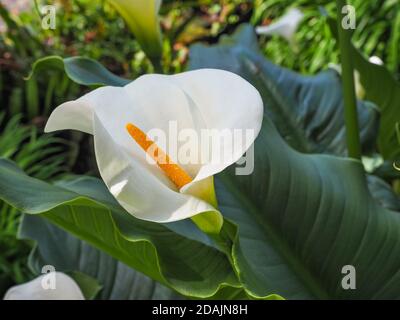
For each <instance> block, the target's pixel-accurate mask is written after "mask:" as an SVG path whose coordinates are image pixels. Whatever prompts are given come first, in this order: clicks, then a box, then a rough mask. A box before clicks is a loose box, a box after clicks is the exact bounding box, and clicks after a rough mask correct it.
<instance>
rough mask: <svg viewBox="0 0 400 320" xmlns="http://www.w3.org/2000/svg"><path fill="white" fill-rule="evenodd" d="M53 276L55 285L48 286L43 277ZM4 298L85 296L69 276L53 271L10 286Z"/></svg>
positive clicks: (68, 297)
mask: <svg viewBox="0 0 400 320" xmlns="http://www.w3.org/2000/svg"><path fill="white" fill-rule="evenodd" d="M53 276H54V285H55V286H54V288H50V287H48V284H47V283H46V282H47V281H46V278H45V277H53ZM4 300H85V298H84V296H83V294H82V291H81V289H80V288H79V286H78V285H77V284H76V282H75V281H74V280H73V279H72V278H71V277H69V276H68V275H66V274H64V273H61V272H53V273H51V274H43V275H41V276H39V277H37V278H36V279H33V280H31V281H29V282H27V283H24V284H20V285H17V286H14V287H12V288H10V289H9V290H8V291H7V292H6V294H5V296H4Z"/></svg>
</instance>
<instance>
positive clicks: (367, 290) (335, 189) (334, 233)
mask: <svg viewBox="0 0 400 320" xmlns="http://www.w3.org/2000/svg"><path fill="white" fill-rule="evenodd" d="M255 152H256V154H255V159H256V160H255V170H254V173H253V174H252V175H250V176H236V175H235V174H234V170H233V169H231V170H227V171H226V172H224V173H222V174H221V175H220V176H219V179H217V196H218V201H219V203H220V208H221V210H222V212H223V214H224V217H225V218H227V219H229V220H231V221H232V222H234V223H235V224H236V225H237V226H238V234H237V238H236V241H235V243H234V246H233V257H234V261H235V264H236V266H237V268H238V273H239V276H240V280H241V282H242V283H243V284H244V285H245V286H246V288H247V289H248V290H249V291H250V292H252V293H253V294H254V295H257V296H259V295H261V296H263V295H267V294H268V293H270V292H275V293H278V294H280V295H282V296H283V297H285V298H292V299H293V298H335V299H337V298H352V299H357V298H365V299H370V298H376V299H384V298H389V299H393V298H400V272H399V271H400V214H399V213H398V212H392V211H389V210H386V209H383V208H382V207H380V206H379V205H378V204H377V203H376V202H375V200H374V199H373V198H372V197H371V196H370V194H369V190H368V187H367V184H366V180H365V176H364V173H363V168H362V165H361V164H360V163H359V162H357V161H354V160H348V159H342V158H337V157H333V156H327V155H307V154H302V153H299V152H297V151H294V150H293V149H291V148H290V147H288V146H287V145H286V143H285V142H284V141H283V140H282V138H281V137H280V136H279V135H278V134H277V132H276V130H275V128H274V127H273V125H272V124H271V123H270V121H269V120H268V119H267V118H265V120H264V125H263V129H262V131H261V133H260V136H259V138H258V139H257V142H256V145H255ZM345 265H353V266H354V267H355V269H356V288H357V289H356V290H344V289H343V288H342V287H341V281H342V278H343V277H344V275H343V274H342V273H341V270H342V267H343V266H345Z"/></svg>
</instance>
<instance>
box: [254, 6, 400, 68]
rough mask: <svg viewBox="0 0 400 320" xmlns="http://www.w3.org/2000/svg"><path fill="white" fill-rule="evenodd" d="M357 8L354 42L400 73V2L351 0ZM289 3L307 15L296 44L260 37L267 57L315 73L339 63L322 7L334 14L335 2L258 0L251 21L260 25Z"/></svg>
mask: <svg viewBox="0 0 400 320" xmlns="http://www.w3.org/2000/svg"><path fill="white" fill-rule="evenodd" d="M351 5H353V6H354V7H355V9H356V15H357V29H356V30H354V36H353V42H354V44H355V45H356V47H358V48H361V50H362V52H363V53H364V54H365V55H367V56H373V55H376V56H378V57H380V58H381V59H382V60H383V61H384V62H385V63H386V64H387V66H388V67H389V70H390V71H391V72H392V73H395V74H397V75H398V74H400V69H399V61H398V46H399V43H400V36H399V32H398V30H399V28H398V24H399V20H400V18H399V17H400V10H399V5H400V4H399V2H398V1H395V0H394V1H393V0H378V1H374V2H366V1H363V0H352V1H351ZM289 6H293V7H298V8H300V9H301V10H302V11H303V12H304V14H305V17H304V19H303V22H302V24H301V25H300V28H299V30H298V31H297V33H296V36H295V41H296V46H295V47H291V46H290V44H288V43H287V42H286V41H285V40H284V39H281V38H279V37H273V38H272V39H270V38H269V39H266V38H262V39H261V48H262V49H263V52H264V53H265V54H266V56H267V57H268V58H269V59H271V60H272V61H274V62H275V63H278V64H280V65H282V66H285V67H288V68H290V69H293V70H298V71H301V72H303V73H308V74H313V73H315V72H317V71H320V70H321V69H323V68H326V67H327V66H328V64H329V63H338V61H339V60H338V54H339V52H338V47H337V45H336V42H335V39H334V38H333V37H332V35H331V33H330V30H329V27H328V25H327V24H326V22H325V17H324V15H323V14H321V11H320V10H321V9H320V7H321V6H323V7H324V8H325V9H326V10H327V11H328V12H329V13H330V14H335V11H336V9H335V2H334V1H329V0H319V1H310V0H296V1H289V0H285V1H276V0H266V1H261V0H256V1H255V2H254V12H253V16H252V19H251V22H252V23H253V24H254V25H259V24H261V23H262V22H263V21H264V22H265V23H268V22H269V21H271V20H272V19H274V18H276V17H279V16H281V15H282V14H283V13H284V11H285V10H287V8H288V7H289Z"/></svg>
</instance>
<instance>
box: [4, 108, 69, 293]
mask: <svg viewBox="0 0 400 320" xmlns="http://www.w3.org/2000/svg"><path fill="white" fill-rule="evenodd" d="M20 118H21V117H20V116H18V115H17V116H14V117H13V118H11V120H10V121H8V122H6V121H5V120H4V119H5V114H4V113H1V114H0V127H2V128H3V129H2V130H1V132H0V156H1V157H5V158H8V159H12V160H14V161H15V162H16V163H17V164H18V166H19V167H20V168H22V169H23V170H25V171H26V172H29V174H30V175H32V176H34V177H38V178H40V179H52V178H55V177H57V176H59V175H60V174H61V173H63V172H64V171H65V169H66V157H65V154H64V153H63V150H65V142H63V141H62V140H60V139H58V138H56V137H54V136H52V135H47V136H39V135H38V133H37V129H36V128H35V127H33V126H24V125H22V124H21V121H20ZM20 217H21V214H20V212H19V211H18V210H17V209H15V208H13V207H11V206H9V205H7V204H6V203H4V202H3V201H0V252H1V253H2V254H1V255H0V271H1V274H2V278H3V280H4V281H5V282H6V283H7V284H8V285H10V284H12V283H21V282H24V281H26V280H28V279H29V278H30V277H31V273H30V272H29V270H27V267H26V257H27V255H28V254H29V250H30V245H28V244H27V242H22V241H17V239H16V234H17V230H18V226H19V221H20ZM0 282H1V281H0ZM0 287H1V283H0ZM1 289H2V288H0V293H1ZM3 289H5V288H3Z"/></svg>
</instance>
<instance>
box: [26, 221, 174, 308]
mask: <svg viewBox="0 0 400 320" xmlns="http://www.w3.org/2000/svg"><path fill="white" fill-rule="evenodd" d="M19 236H20V238H23V239H31V240H35V241H36V243H37V247H36V248H35V249H34V250H33V251H32V253H31V255H30V259H29V264H30V266H31V269H32V270H33V271H34V272H35V273H36V274H37V275H39V274H40V273H41V269H42V267H43V266H44V265H52V266H54V267H55V269H56V270H57V271H62V272H68V274H69V275H70V276H71V277H73V278H74V280H75V281H77V283H78V284H79V286H80V288H81V289H82V290H83V292H84V295H85V297H89V298H94V297H95V296H98V298H100V299H106V300H109V299H118V300H127V299H173V298H175V299H176V298H178V297H179V296H178V295H177V294H175V293H173V292H172V291H171V290H169V289H168V288H166V287H164V286H163V285H161V284H159V283H157V282H155V281H153V280H151V279H150V278H148V277H146V276H145V275H143V274H141V273H139V272H137V271H135V270H133V269H131V268H129V267H128V266H126V265H125V264H123V263H122V262H119V261H118V260H115V259H113V258H112V257H111V256H109V255H108V254H106V253H105V252H102V251H100V250H98V249H96V248H94V247H92V246H91V245H89V244H87V243H86V242H85V241H82V240H79V239H78V238H76V237H74V236H73V235H71V234H70V233H68V232H66V231H64V230H62V229H60V228H59V227H57V226H56V225H54V224H52V223H50V222H49V221H47V220H46V219H44V218H42V217H40V216H37V215H24V219H23V221H22V224H21V228H20V234H19ZM85 289H86V290H85ZM85 291H86V292H87V293H86V294H85ZM99 291H100V294H99V295H97V293H98V292H99Z"/></svg>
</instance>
